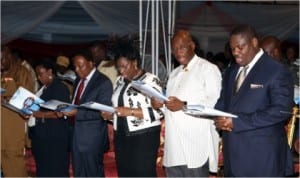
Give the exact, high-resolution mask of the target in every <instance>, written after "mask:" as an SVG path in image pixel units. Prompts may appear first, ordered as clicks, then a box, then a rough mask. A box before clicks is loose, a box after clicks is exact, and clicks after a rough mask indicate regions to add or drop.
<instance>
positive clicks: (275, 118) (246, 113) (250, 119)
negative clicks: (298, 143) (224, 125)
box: [216, 54, 293, 177]
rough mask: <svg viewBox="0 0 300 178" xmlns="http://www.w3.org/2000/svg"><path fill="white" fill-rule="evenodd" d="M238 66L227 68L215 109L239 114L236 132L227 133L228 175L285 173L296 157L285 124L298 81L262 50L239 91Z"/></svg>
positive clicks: (224, 145)
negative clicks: (290, 147) (291, 148)
mask: <svg viewBox="0 0 300 178" xmlns="http://www.w3.org/2000/svg"><path fill="white" fill-rule="evenodd" d="M238 69H239V66H238V65H235V66H231V68H229V69H228V70H227V72H226V73H225V76H224V79H223V87H222V92H221V96H220V99H219V100H218V102H217V104H216V108H217V109H220V110H223V111H227V112H231V113H234V114H236V115H238V118H233V127H234V128H233V131H232V132H223V154H224V171H225V176H241V177H243V176H246V177H249V176H268V177H274V176H285V175H287V174H292V172H291V171H292V167H291V166H292V160H291V154H290V149H289V147H288V144H287V139H286V133H285V129H284V125H285V122H286V120H287V119H288V118H289V117H290V116H289V115H287V114H284V113H282V112H281V111H287V112H290V111H291V109H292V106H293V80H292V77H291V75H290V73H289V71H288V70H287V69H286V68H285V67H284V66H283V65H281V64H280V63H278V62H276V61H275V60H273V59H271V58H270V57H268V56H267V55H266V54H263V55H262V56H261V58H260V59H259V60H258V61H257V63H256V64H255V65H254V66H253V68H252V69H251V71H250V72H249V73H248V75H247V77H246V79H245V81H244V83H243V84H242V86H241V88H240V90H239V91H238V93H236V94H234V92H233V91H234V86H235V77H236V75H237V72H238Z"/></svg>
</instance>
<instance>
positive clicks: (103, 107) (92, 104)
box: [80, 101, 115, 113]
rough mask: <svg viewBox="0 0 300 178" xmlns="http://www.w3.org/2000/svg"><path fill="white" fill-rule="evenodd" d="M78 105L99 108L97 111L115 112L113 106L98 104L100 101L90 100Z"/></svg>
mask: <svg viewBox="0 0 300 178" xmlns="http://www.w3.org/2000/svg"><path fill="white" fill-rule="evenodd" d="M80 107H85V108H89V109H94V110H99V111H106V112H110V113H114V112H115V108H113V107H112V106H108V105H104V104H100V103H96V102H92V101H91V102H88V103H84V104H81V105H80Z"/></svg>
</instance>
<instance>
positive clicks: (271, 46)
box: [260, 36, 281, 61]
mask: <svg viewBox="0 0 300 178" xmlns="http://www.w3.org/2000/svg"><path fill="white" fill-rule="evenodd" d="M260 46H261V47H262V48H263V50H264V51H265V52H266V53H267V54H268V55H269V56H271V57H272V58H274V59H276V60H278V61H280V59H281V52H280V40H279V39H278V38H276V37H275V36H266V37H264V38H263V39H262V40H261V42H260Z"/></svg>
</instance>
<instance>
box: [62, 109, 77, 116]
mask: <svg viewBox="0 0 300 178" xmlns="http://www.w3.org/2000/svg"><path fill="white" fill-rule="evenodd" d="M77 111H78V110H77V109H73V110H71V111H68V112H65V111H63V112H61V113H63V115H65V116H68V117H73V116H75V115H76V114H77Z"/></svg>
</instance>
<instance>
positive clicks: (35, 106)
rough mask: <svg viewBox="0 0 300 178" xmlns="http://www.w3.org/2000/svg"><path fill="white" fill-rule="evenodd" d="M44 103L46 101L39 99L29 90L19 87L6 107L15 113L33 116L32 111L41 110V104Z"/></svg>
mask: <svg viewBox="0 0 300 178" xmlns="http://www.w3.org/2000/svg"><path fill="white" fill-rule="evenodd" d="M44 102H45V101H44V100H42V99H41V98H39V97H37V96H36V95H35V94H33V93H31V92H30V91H28V90H27V89H25V88H23V87H19V88H18V89H17V90H16V92H15V93H14V94H13V96H12V97H11V98H10V100H9V102H8V103H6V105H7V106H6V107H9V108H10V109H12V110H14V111H16V110H19V112H22V113H25V114H32V111H38V110H39V109H40V106H39V104H41V103H44ZM9 105H10V106H9ZM13 108H14V109H13ZM16 112H17V111H16Z"/></svg>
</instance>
